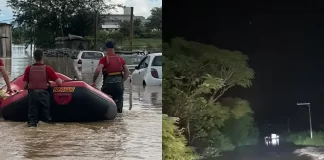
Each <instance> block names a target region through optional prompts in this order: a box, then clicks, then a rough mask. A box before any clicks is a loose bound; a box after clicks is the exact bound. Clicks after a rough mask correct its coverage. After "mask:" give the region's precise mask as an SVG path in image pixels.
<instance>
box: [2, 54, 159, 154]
mask: <svg viewBox="0 0 324 160" xmlns="http://www.w3.org/2000/svg"><path fill="white" fill-rule="evenodd" d="M3 61H4V63H5V66H6V69H7V71H8V72H10V73H9V75H10V80H13V79H14V78H16V77H17V76H19V75H21V74H23V72H24V69H25V67H26V66H27V65H29V64H31V63H32V61H31V59H30V58H13V59H3ZM45 64H48V65H50V66H51V67H53V68H54V69H55V70H56V71H57V72H61V73H63V74H66V75H67V76H69V77H71V78H73V77H74V76H76V77H77V78H78V79H82V80H84V81H85V82H87V83H90V81H91V80H92V76H93V72H89V71H88V69H87V71H83V70H80V69H78V68H76V67H74V66H73V63H72V62H71V59H69V58H47V59H46V61H45ZM101 84H102V77H101V76H100V77H99V78H98V80H97V86H98V88H100V87H101ZM3 85H4V82H3V79H1V81H0V86H3ZM124 86H125V94H124V113H122V114H119V115H118V116H117V119H116V120H115V121H104V122H95V123H56V124H54V125H51V124H46V123H42V122H40V124H39V127H38V128H36V129H35V128H27V124H26V123H22V122H8V121H4V120H1V121H0V139H1V141H0V155H1V156H0V160H20V159H35V160H37V159H57V160H92V159H95V160H101V159H102V160H104V159H105V160H107V159H109V160H139V159H148V160H159V159H162V158H161V156H162V129H161V128H162V123H161V121H162V88H161V87H146V88H145V89H144V88H143V87H142V86H132V85H131V84H130V82H129V81H126V82H125V85H124Z"/></svg>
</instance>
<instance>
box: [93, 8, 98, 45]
mask: <svg viewBox="0 0 324 160" xmlns="http://www.w3.org/2000/svg"><path fill="white" fill-rule="evenodd" d="M94 28H95V32H94V45H95V50H97V31H98V10H97V9H96V11H95V27H94Z"/></svg>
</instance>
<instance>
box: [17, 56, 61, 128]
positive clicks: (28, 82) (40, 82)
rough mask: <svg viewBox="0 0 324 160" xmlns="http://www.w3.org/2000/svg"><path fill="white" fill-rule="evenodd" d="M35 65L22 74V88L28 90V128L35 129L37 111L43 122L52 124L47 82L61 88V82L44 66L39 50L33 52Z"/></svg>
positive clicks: (49, 68) (48, 67)
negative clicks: (52, 82)
mask: <svg viewBox="0 0 324 160" xmlns="http://www.w3.org/2000/svg"><path fill="white" fill-rule="evenodd" d="M34 59H35V61H36V63H34V64H32V65H30V66H28V67H27V68H26V70H25V73H24V79H23V81H24V87H25V89H28V101H29V102H28V103H29V109H28V122H27V123H28V127H37V124H38V121H39V117H38V116H39V110H41V113H42V114H41V115H43V118H44V122H47V123H50V122H52V117H51V112H50V96H49V93H48V86H49V85H48V83H49V80H51V81H54V82H56V84H57V85H58V86H61V84H62V80H61V79H60V78H58V77H57V75H56V73H55V71H54V70H53V69H52V68H51V67H50V66H47V65H44V54H43V51H41V50H36V51H35V52H34Z"/></svg>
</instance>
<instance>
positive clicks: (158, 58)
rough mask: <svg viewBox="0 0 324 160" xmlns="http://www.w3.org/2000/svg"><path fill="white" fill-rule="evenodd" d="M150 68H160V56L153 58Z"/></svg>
mask: <svg viewBox="0 0 324 160" xmlns="http://www.w3.org/2000/svg"><path fill="white" fill-rule="evenodd" d="M152 66H162V56H156V57H154V59H153V62H152Z"/></svg>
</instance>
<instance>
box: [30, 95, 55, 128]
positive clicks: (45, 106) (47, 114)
mask: <svg viewBox="0 0 324 160" xmlns="http://www.w3.org/2000/svg"><path fill="white" fill-rule="evenodd" d="M28 101H29V110H28V125H30V126H37V123H38V121H39V119H41V120H43V121H44V122H51V121H52V117H51V110H50V95H49V93H48V91H47V90H29V93H28ZM39 116H41V117H39Z"/></svg>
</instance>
